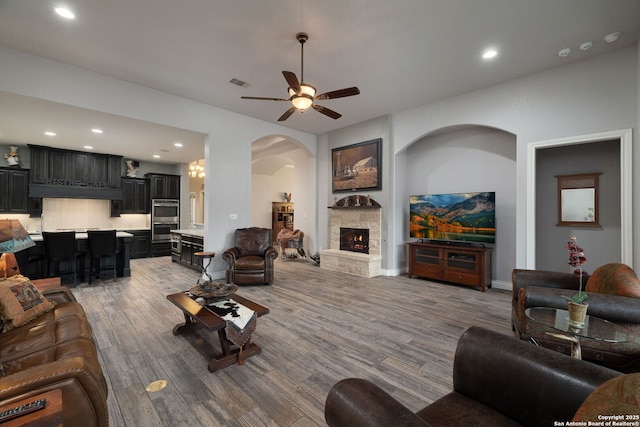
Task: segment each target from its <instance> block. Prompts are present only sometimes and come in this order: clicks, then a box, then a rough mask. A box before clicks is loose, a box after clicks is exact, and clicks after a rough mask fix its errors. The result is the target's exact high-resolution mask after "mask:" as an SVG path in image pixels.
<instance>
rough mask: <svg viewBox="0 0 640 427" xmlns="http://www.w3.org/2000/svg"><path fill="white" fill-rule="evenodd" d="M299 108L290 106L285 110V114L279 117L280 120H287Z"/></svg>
mask: <svg viewBox="0 0 640 427" xmlns="http://www.w3.org/2000/svg"><path fill="white" fill-rule="evenodd" d="M296 110H297V108H296V107H291V108H289V109H288V110H287V111H285V112H284V114H283V115H281V116H280V118H279V119H278V121H279V122H284V121H285V120H287V119H288V118H289V116H291V115H292V114H293V113H294V111H296Z"/></svg>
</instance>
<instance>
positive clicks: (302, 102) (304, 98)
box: [291, 93, 313, 110]
mask: <svg viewBox="0 0 640 427" xmlns="http://www.w3.org/2000/svg"><path fill="white" fill-rule="evenodd" d="M291 103H292V104H293V106H294V107H296V108H297V109H298V110H306V109H307V108H309V107H311V104H313V98H311V97H310V96H309V95H307V94H304V93H303V94H302V95H296V96H294V97H293V99H292V100H291Z"/></svg>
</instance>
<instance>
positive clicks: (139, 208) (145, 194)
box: [122, 178, 150, 214]
mask: <svg viewBox="0 0 640 427" xmlns="http://www.w3.org/2000/svg"><path fill="white" fill-rule="evenodd" d="M149 205H150V202H149V181H147V180H146V179H136V178H122V213H123V214H148V213H149Z"/></svg>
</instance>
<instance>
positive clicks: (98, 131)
mask: <svg viewBox="0 0 640 427" xmlns="http://www.w3.org/2000/svg"><path fill="white" fill-rule="evenodd" d="M91 132H93V133H102V129H98V128H93V129H91Z"/></svg>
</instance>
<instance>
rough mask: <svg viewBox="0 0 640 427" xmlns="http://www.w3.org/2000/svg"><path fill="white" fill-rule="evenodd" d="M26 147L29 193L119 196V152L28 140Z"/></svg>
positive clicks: (116, 198)
mask: <svg viewBox="0 0 640 427" xmlns="http://www.w3.org/2000/svg"><path fill="white" fill-rule="evenodd" d="M29 150H30V155H31V176H30V190H29V191H30V193H29V194H30V196H31V197H35V198H43V197H63V198H85V199H110V200H120V199H121V198H122V187H121V183H120V177H121V173H122V156H114V155H110V154H98V153H86V152H82V151H71V150H62V149H57V148H51V147H42V146H39V145H31V144H29Z"/></svg>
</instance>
